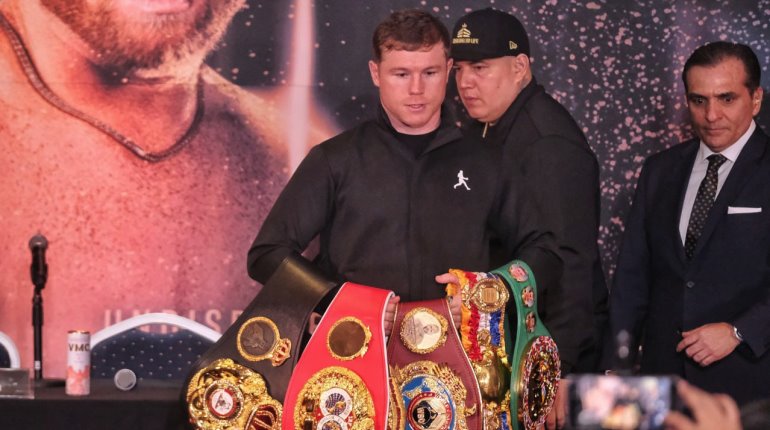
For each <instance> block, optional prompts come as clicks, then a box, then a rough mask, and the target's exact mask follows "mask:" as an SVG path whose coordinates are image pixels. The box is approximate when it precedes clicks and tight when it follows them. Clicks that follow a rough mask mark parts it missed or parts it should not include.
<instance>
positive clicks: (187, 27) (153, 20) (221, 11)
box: [41, 0, 245, 70]
mask: <svg viewBox="0 0 770 430" xmlns="http://www.w3.org/2000/svg"><path fill="white" fill-rule="evenodd" d="M41 2H42V4H43V5H44V6H45V7H46V8H48V9H49V10H50V11H51V12H53V13H54V14H55V15H56V16H58V17H59V18H60V19H61V20H62V21H64V23H65V24H67V25H68V26H69V27H70V28H71V29H72V30H73V31H74V32H75V33H76V34H77V35H78V36H80V37H81V38H82V39H83V40H84V41H85V42H86V43H87V44H88V45H89V46H90V47H91V48H92V49H93V50H94V52H95V54H96V60H95V61H96V62H97V63H98V64H99V65H100V66H104V67H109V68H115V69H120V70H128V69H154V68H158V67H160V66H161V65H164V64H168V63H170V62H177V61H185V60H187V59H189V58H191V57H199V58H201V60H202V59H203V58H204V57H205V56H206V54H207V53H208V52H209V51H210V50H211V49H213V47H214V45H215V44H216V43H217V41H218V40H219V38H220V37H221V36H222V34H223V33H224V31H225V29H226V28H227V25H228V24H229V23H230V20H231V19H232V17H233V15H235V13H236V12H237V11H238V10H239V9H240V8H241V7H243V4H244V2H245V0H41Z"/></svg>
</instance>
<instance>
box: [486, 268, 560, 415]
mask: <svg viewBox="0 0 770 430" xmlns="http://www.w3.org/2000/svg"><path fill="white" fill-rule="evenodd" d="M492 274H495V275H498V276H500V277H502V278H503V279H504V280H505V281H506V282H507V283H508V285H509V286H510V288H511V295H512V296H513V299H514V300H513V303H514V304H515V306H516V322H515V325H514V326H515V335H516V337H515V339H516V341H515V345H514V348H513V353H512V355H511V360H510V363H511V365H512V367H511V370H512V372H511V387H510V388H511V390H510V391H511V410H515V411H518V421H519V423H518V424H520V426H519V425H518V424H515V425H514V428H517V429H518V428H524V429H527V430H530V429H535V428H537V427H538V426H540V425H542V424H544V423H545V418H546V416H547V415H548V412H550V410H551V408H552V407H553V402H554V400H555V399H556V390H557V388H558V385H559V378H560V377H561V361H560V360H559V350H558V348H557V347H556V343H555V342H554V341H553V338H552V337H551V334H550V333H549V332H548V329H547V328H546V327H545V325H544V324H543V322H542V321H541V320H540V317H539V316H538V314H537V284H536V283H535V276H534V275H533V273H532V270H531V269H530V268H529V266H528V265H527V264H526V263H524V262H523V261H520V260H514V261H512V262H511V263H509V264H506V265H505V266H502V267H500V268H498V269H495V270H493V271H492Z"/></svg>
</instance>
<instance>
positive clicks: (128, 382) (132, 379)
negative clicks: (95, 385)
mask: <svg viewBox="0 0 770 430" xmlns="http://www.w3.org/2000/svg"><path fill="white" fill-rule="evenodd" d="M112 379H113V381H114V382H115V387H116V388H117V389H118V390H121V391H130V390H131V389H132V388H134V387H135V386H136V373H134V372H133V371H132V370H131V369H120V370H118V371H117V372H116V373H115V376H114V377H113V378H112Z"/></svg>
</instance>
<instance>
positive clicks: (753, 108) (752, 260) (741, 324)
mask: <svg viewBox="0 0 770 430" xmlns="http://www.w3.org/2000/svg"><path fill="white" fill-rule="evenodd" d="M760 73H761V72H760V67H759V62H758V60H757V57H756V55H755V54H754V53H753V52H752V50H751V48H749V47H747V46H745V45H740V44H734V43H728V42H715V43H710V44H707V45H704V46H702V47H700V48H698V49H697V50H695V52H694V53H693V54H692V55H691V56H690V58H689V59H688V60H687V62H686V64H685V66H684V71H683V73H682V79H683V80H684V85H685V90H686V95H687V106H688V109H689V112H690V119H691V121H692V126H693V130H694V131H695V134H696V135H697V137H696V138H695V139H692V140H689V141H687V142H685V143H683V144H680V145H676V146H674V147H672V148H670V149H668V150H665V151H663V152H661V153H659V154H656V155H653V156H652V157H650V158H649V159H648V160H647V161H646V162H645V164H644V167H643V168H642V173H641V176H640V178H639V183H638V185H637V189H636V195H635V197H634V203H633V208H632V210H631V214H630V215H629V217H628V220H627V224H626V231H625V235H624V238H623V245H622V248H621V252H620V257H619V260H618V268H617V273H616V276H615V282H614V284H613V285H614V286H613V289H612V293H611V304H610V321H611V327H612V332H613V333H614V334H618V333H620V332H621V331H623V330H625V331H627V332H628V333H629V334H630V335H631V336H630V338H631V344H630V351H631V352H632V358H634V357H633V356H634V354H633V353H634V352H636V351H637V350H638V346H639V345H641V346H642V351H643V353H642V357H641V371H642V372H643V373H667V374H676V375H680V376H683V377H684V378H685V379H687V380H688V381H690V382H691V383H693V384H695V385H697V386H700V387H701V388H703V389H706V390H708V391H718V392H725V393H727V394H729V395H731V396H732V397H733V398H735V399H736V400H737V401H738V403H746V402H748V401H750V400H753V399H757V398H761V397H770V354H766V351H767V348H768V347H769V346H770V216H769V215H768V212H767V211H770V141H769V140H768V137H767V135H765V133H764V132H763V131H762V130H761V129H760V128H759V127H758V126H757V125H756V124H755V122H754V120H753V117H754V116H755V115H756V114H757V113H758V112H759V109H760V105H761V102H762V88H761V87H760V86H759V83H760Z"/></svg>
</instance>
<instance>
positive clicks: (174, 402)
mask: <svg viewBox="0 0 770 430" xmlns="http://www.w3.org/2000/svg"><path fill="white" fill-rule="evenodd" d="M181 391H182V381H159V380H142V381H138V382H137V384H136V387H134V389H132V390H131V391H120V390H118V389H117V388H115V385H114V384H113V382H112V380H95V379H94V380H91V394H90V395H88V396H82V397H81V396H78V397H74V396H68V395H66V394H64V386H39V387H36V388H35V398H34V399H10V398H0V429H9V430H10V429H13V430H26V429H35V430H36V429H40V430H58V429H61V430H91V429H93V430H122V429H130V430H153V429H163V430H167V429H170V430H175V429H185V428H186V427H185V425H186V422H187V418H186V411H185V405H184V404H183V402H182V397H181Z"/></svg>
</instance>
